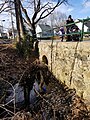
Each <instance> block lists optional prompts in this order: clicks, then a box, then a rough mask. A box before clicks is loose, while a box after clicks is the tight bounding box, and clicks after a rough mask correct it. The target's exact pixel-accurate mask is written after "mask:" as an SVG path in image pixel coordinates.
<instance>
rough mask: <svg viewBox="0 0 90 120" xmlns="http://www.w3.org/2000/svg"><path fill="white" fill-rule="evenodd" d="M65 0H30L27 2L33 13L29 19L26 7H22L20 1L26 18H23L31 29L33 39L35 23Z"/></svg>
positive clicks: (34, 36) (65, 1) (65, 0)
mask: <svg viewBox="0 0 90 120" xmlns="http://www.w3.org/2000/svg"><path fill="white" fill-rule="evenodd" d="M67 1H68V0H57V2H53V1H52V0H51V1H50V0H49V1H47V2H44V1H43V0H32V1H31V2H29V3H30V4H31V7H30V9H33V15H32V18H31V19H30V16H28V12H27V9H26V8H24V7H23V5H22V3H21V7H22V10H23V12H24V14H25V16H26V18H25V17H24V19H25V20H26V21H27V23H28V24H29V25H30V27H31V29H32V35H33V39H34V40H35V38H36V31H35V27H36V24H37V23H38V22H39V21H40V20H42V19H44V18H46V17H47V16H49V15H50V14H51V13H52V12H53V11H54V10H55V9H56V8H57V7H58V6H60V5H61V4H63V3H67ZM44 3H45V4H44Z"/></svg>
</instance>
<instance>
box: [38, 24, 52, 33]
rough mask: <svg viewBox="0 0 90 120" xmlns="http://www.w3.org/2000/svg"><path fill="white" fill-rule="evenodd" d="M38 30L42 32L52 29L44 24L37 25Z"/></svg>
mask: <svg viewBox="0 0 90 120" xmlns="http://www.w3.org/2000/svg"><path fill="white" fill-rule="evenodd" d="M39 26H40V28H41V29H42V31H47V32H48V31H49V30H52V28H51V27H50V26H49V25H46V24H39Z"/></svg>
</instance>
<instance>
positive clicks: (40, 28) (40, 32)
mask: <svg viewBox="0 0 90 120" xmlns="http://www.w3.org/2000/svg"><path fill="white" fill-rule="evenodd" d="M36 34H37V38H49V37H52V36H53V35H54V31H53V30H52V28H51V27H50V26H49V25H46V24H38V25H37V26H36Z"/></svg>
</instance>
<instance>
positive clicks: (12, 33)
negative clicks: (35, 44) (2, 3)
mask: <svg viewBox="0 0 90 120" xmlns="http://www.w3.org/2000/svg"><path fill="white" fill-rule="evenodd" d="M11 23H12V34H13V39H14V40H15V33H14V24H13V16H12V11H11Z"/></svg>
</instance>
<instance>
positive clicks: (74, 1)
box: [0, 0, 90, 29]
mask: <svg viewBox="0 0 90 120" xmlns="http://www.w3.org/2000/svg"><path fill="white" fill-rule="evenodd" d="M22 1H27V0H22ZM47 1H48V0H43V3H44V2H47ZM49 1H50V0H49ZM51 1H53V3H55V2H56V0H51ZM86 1H87V0H86ZM68 3H69V5H65V4H62V5H61V6H59V7H58V8H57V9H56V11H60V12H62V13H65V14H66V15H67V16H68V15H72V18H73V19H78V18H79V19H83V18H87V17H90V0H88V1H87V2H85V0H68ZM30 14H31V13H29V15H30ZM10 16H11V15H10V13H7V14H6V13H2V14H0V25H2V24H3V26H4V28H6V29H7V28H10V27H12V26H11V17H10ZM13 19H14V26H16V25H15V17H13ZM2 20H5V21H4V22H2Z"/></svg>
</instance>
